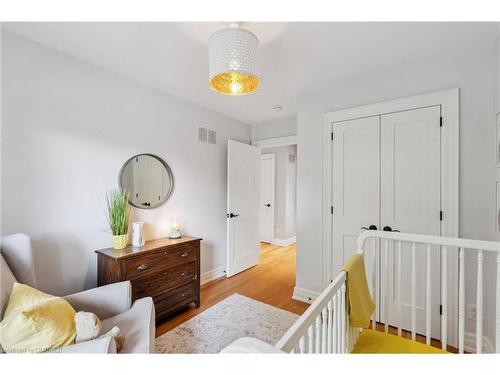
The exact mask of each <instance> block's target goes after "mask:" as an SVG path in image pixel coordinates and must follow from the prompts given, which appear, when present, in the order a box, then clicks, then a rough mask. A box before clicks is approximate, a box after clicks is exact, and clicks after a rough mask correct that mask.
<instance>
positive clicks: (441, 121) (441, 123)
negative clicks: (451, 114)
mask: <svg viewBox="0 0 500 375" xmlns="http://www.w3.org/2000/svg"><path fill="white" fill-rule="evenodd" d="M439 127H441V128H442V127H443V118H442V117H440V118H439Z"/></svg>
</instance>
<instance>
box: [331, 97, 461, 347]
mask: <svg viewBox="0 0 500 375" xmlns="http://www.w3.org/2000/svg"><path fill="white" fill-rule="evenodd" d="M435 105H440V106H441V116H442V118H443V128H442V132H441V141H442V142H441V156H442V158H441V163H442V164H441V170H442V173H441V187H442V188H441V207H442V209H443V213H444V218H443V221H442V223H441V235H443V236H447V237H458V235H459V231H458V222H459V212H458V211H459V195H458V193H459V129H460V128H459V89H458V88H455V89H449V90H443V91H437V92H433V93H428V94H423V95H417V96H411V97H405V98H399V99H395V100H391V101H387V102H382V103H376V104H370V105H365V106H360V107H355V108H348V109H343V110H338V111H334V112H327V113H324V125H323V126H324V129H323V270H322V271H323V277H322V279H323V288H325V287H326V286H327V285H328V284H329V282H330V280H331V279H332V277H333V276H335V275H336V273H337V272H335V270H338V269H340V265H334V264H333V259H332V253H333V249H332V237H333V220H332V215H331V213H330V207H331V206H332V204H333V203H332V201H333V199H332V194H333V189H332V179H333V171H332V164H333V163H332V150H333V147H332V142H331V139H330V133H331V131H332V124H333V123H334V122H340V121H346V120H352V119H356V118H362V117H370V116H377V115H382V114H387V113H393V112H399V111H407V110H411V109H416V108H422V107H429V106H435ZM448 311H449V319H448V332H449V341H448V342H449V343H450V345H453V346H456V344H457V342H458V335H457V330H456V327H457V325H458V251H457V250H456V249H448Z"/></svg>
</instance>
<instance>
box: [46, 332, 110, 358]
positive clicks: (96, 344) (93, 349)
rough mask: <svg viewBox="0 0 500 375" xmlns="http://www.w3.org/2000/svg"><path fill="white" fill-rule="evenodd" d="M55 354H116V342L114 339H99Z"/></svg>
mask: <svg viewBox="0 0 500 375" xmlns="http://www.w3.org/2000/svg"><path fill="white" fill-rule="evenodd" d="M54 352H55V353H63V354H94V353H95V354H116V342H115V339H114V338H113V337H109V336H108V337H99V338H97V339H94V340H90V341H84V342H79V343H78V344H73V345H69V346H65V347H64V348H61V349H59V350H55V351H54Z"/></svg>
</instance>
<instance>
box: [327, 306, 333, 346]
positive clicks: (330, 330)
mask: <svg viewBox="0 0 500 375" xmlns="http://www.w3.org/2000/svg"><path fill="white" fill-rule="evenodd" d="M327 353H333V303H332V301H331V300H330V301H328V347H327Z"/></svg>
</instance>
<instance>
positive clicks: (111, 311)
mask: <svg viewBox="0 0 500 375" xmlns="http://www.w3.org/2000/svg"><path fill="white" fill-rule="evenodd" d="M64 299H65V300H66V301H68V302H69V303H70V304H71V306H73V308H74V309H75V310H76V311H88V312H93V313H94V314H96V315H97V316H98V317H99V319H101V320H103V319H107V318H109V317H111V316H114V315H118V314H120V313H122V312H125V311H127V310H128V309H130V306H131V305H132V290H131V285H130V281H122V282H120V283H114V284H109V285H104V286H101V287H99V288H94V289H89V290H84V291H83V292H79V293H75V294H70V295H69V296H65V297H64Z"/></svg>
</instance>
